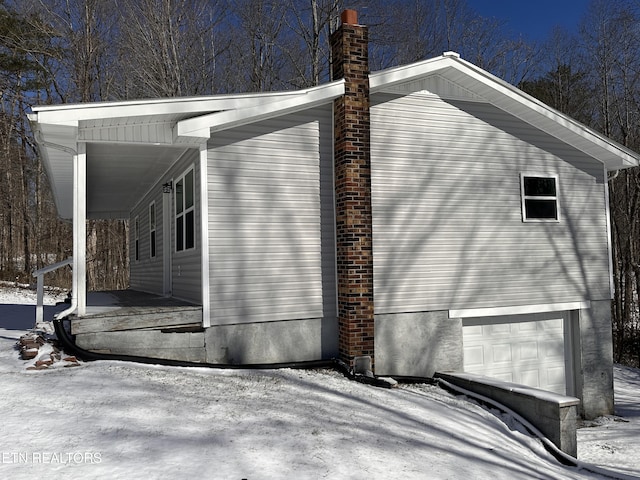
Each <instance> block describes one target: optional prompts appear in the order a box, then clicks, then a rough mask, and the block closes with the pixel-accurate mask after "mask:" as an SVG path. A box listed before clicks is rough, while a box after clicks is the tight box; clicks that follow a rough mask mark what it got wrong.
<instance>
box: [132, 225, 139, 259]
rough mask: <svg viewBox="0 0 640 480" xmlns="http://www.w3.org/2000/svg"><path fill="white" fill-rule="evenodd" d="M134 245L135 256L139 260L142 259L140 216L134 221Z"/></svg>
mask: <svg viewBox="0 0 640 480" xmlns="http://www.w3.org/2000/svg"><path fill="white" fill-rule="evenodd" d="M133 245H134V247H133V248H134V258H135V260H136V262H137V261H138V260H140V219H139V218H138V217H136V218H135V220H134V221H133Z"/></svg>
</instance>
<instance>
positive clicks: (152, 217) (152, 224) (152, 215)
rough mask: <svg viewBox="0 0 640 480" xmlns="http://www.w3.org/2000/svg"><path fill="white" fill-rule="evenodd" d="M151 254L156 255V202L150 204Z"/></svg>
mask: <svg viewBox="0 0 640 480" xmlns="http://www.w3.org/2000/svg"><path fill="white" fill-rule="evenodd" d="M149 256H150V257H151V258H155V256H156V202H151V203H150V204H149Z"/></svg>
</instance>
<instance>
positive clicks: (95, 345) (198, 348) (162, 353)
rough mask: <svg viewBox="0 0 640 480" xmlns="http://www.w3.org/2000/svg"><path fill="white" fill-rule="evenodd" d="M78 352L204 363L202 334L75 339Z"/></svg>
mask: <svg viewBox="0 0 640 480" xmlns="http://www.w3.org/2000/svg"><path fill="white" fill-rule="evenodd" d="M76 344H77V345H78V346H79V347H80V348H84V349H85V350H90V351H92V352H96V353H108V354H113V355H131V356H136V357H149V358H162V359H166V360H178V361H181V362H204V361H205V349H204V332H194V333H192V332H189V333H164V332H161V331H159V330H127V331H122V332H98V333H86V334H82V335H76Z"/></svg>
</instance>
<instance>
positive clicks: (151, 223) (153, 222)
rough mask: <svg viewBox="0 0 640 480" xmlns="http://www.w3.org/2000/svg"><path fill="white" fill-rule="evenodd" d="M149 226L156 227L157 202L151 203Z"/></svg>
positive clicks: (152, 228)
mask: <svg viewBox="0 0 640 480" xmlns="http://www.w3.org/2000/svg"><path fill="white" fill-rule="evenodd" d="M149 228H150V229H151V230H154V229H155V228H156V204H155V203H152V204H151V205H149Z"/></svg>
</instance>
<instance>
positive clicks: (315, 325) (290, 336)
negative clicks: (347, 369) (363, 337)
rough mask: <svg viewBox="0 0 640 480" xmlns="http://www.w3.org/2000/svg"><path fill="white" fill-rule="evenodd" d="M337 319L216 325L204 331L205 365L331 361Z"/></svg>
mask: <svg viewBox="0 0 640 480" xmlns="http://www.w3.org/2000/svg"><path fill="white" fill-rule="evenodd" d="M337 328H338V327H337V320H336V319H321V318H314V319H305V320H290V321H284V322H265V323H249V324H237V325H218V326H212V327H209V328H207V329H206V330H205V344H206V361H207V363H214V364H232V365H250V364H264V363H289V362H304V361H314V360H321V359H331V358H334V357H336V356H337V355H338V341H337V339H338V334H337Z"/></svg>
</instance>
